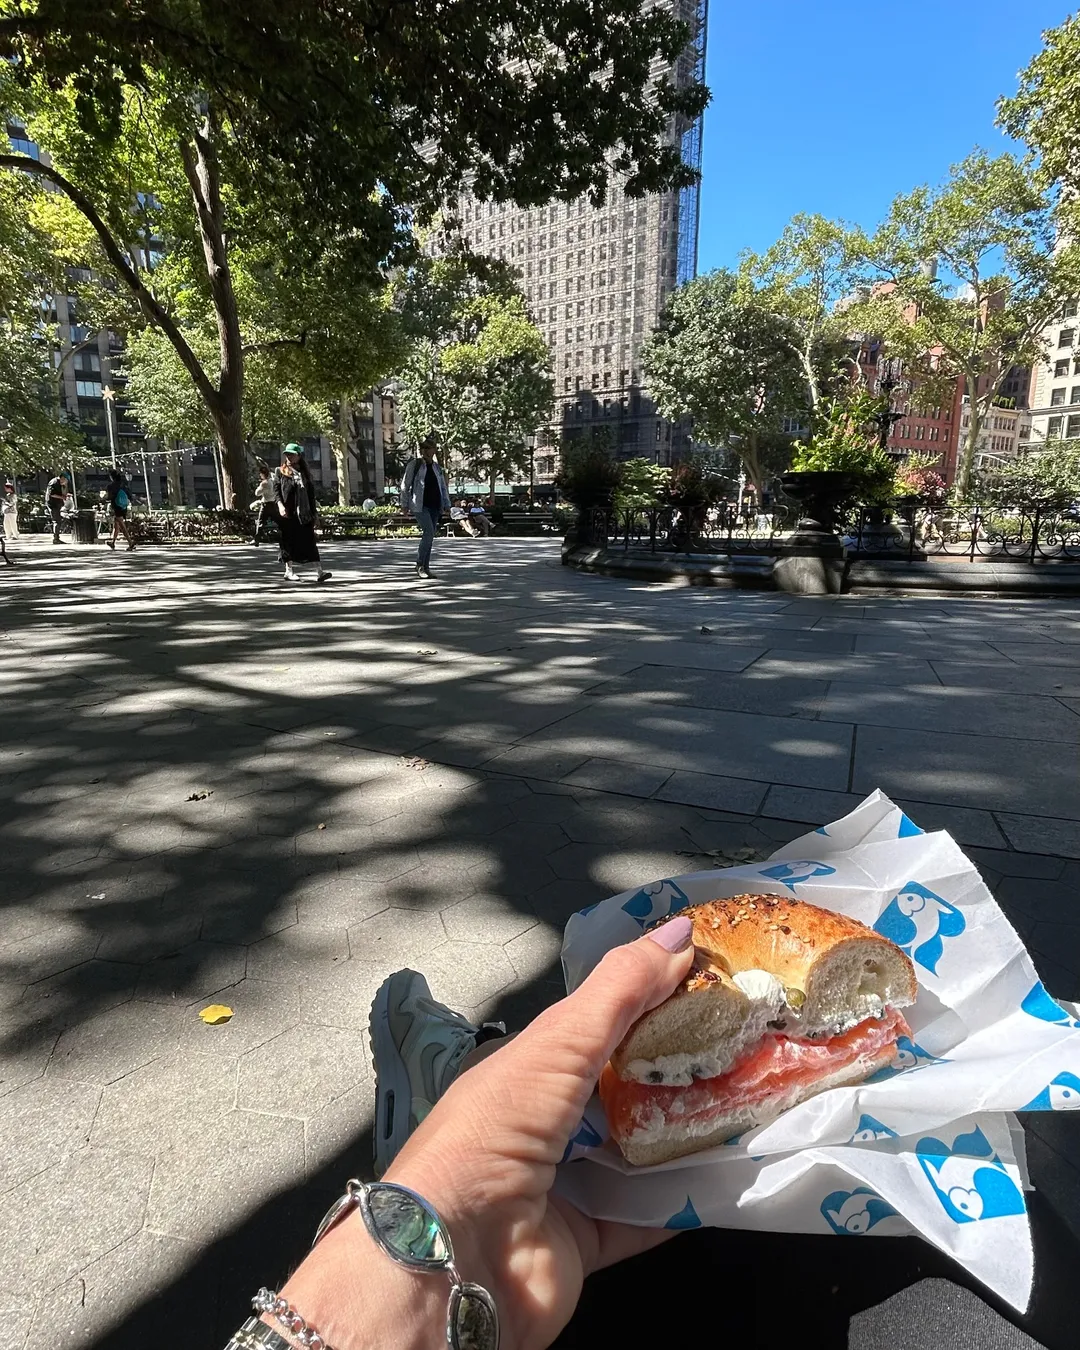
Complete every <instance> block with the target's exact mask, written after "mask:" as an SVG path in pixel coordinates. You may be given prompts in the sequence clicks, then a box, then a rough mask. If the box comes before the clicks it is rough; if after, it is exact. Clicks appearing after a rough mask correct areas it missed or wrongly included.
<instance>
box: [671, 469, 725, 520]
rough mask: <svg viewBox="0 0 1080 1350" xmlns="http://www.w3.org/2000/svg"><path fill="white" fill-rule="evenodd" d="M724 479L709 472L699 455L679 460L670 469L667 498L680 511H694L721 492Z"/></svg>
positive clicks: (708, 503)
mask: <svg viewBox="0 0 1080 1350" xmlns="http://www.w3.org/2000/svg"><path fill="white" fill-rule="evenodd" d="M723 488H724V480H723V479H722V478H720V477H718V476H717V475H716V474H714V473H711V472H710V469H709V464H708V461H707V460H706V459H705V458H704V457H703V456H701V455H692V456H691V457H690V458H689V459H684V460H680V461H679V463H678V464H676V465H675V466H674V468H673V469H672V470H671V477H670V479H669V480H668V485H667V494H666V495H667V500H668V501H669V502H670V503H671V505H672V506H674V507H677V508H678V509H679V510H680V511H682V512H684V513H686V512H695V511H700V510H701V509H702V508H703V507H707V506H711V505H712V504H713V502H715V501H717V500H718V499H719V498H720V496H722V494H723Z"/></svg>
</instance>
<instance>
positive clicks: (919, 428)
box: [915, 422, 926, 441]
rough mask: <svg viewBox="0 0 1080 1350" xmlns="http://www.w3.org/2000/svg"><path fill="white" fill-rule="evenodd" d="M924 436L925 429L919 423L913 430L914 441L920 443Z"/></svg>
mask: <svg viewBox="0 0 1080 1350" xmlns="http://www.w3.org/2000/svg"><path fill="white" fill-rule="evenodd" d="M925 435H926V428H925V427H924V426H923V424H922V423H921V422H920V423H919V425H918V426H917V427H916V428H915V439H916V440H917V441H921V440H923V438H924V437H925Z"/></svg>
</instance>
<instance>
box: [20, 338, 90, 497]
mask: <svg viewBox="0 0 1080 1350" xmlns="http://www.w3.org/2000/svg"><path fill="white" fill-rule="evenodd" d="M56 399H57V395H56V387H55V384H54V382H53V372H52V365H51V362H50V350H49V347H48V346H47V345H46V344H44V343H42V342H41V341H40V340H39V339H37V338H35V337H33V336H31V335H29V334H27V333H20V332H15V331H12V330H11V329H10V328H4V327H0V473H4V474H28V473H32V472H34V471H35V470H36V469H66V468H69V467H70V466H71V465H72V464H79V463H82V462H83V461H84V460H87V459H90V458H91V455H90V452H89V451H88V450H87V448H86V446H85V445H84V443H83V440H82V437H81V436H80V435H79V433H78V431H77V429H76V428H75V427H72V426H70V425H68V423H67V421H66V420H61V419H60V418H59V417H58V414H57V402H56Z"/></svg>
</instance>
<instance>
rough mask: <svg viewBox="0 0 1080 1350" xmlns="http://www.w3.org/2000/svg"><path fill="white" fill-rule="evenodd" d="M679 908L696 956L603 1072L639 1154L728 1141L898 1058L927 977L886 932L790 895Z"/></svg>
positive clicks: (667, 1154) (623, 1142)
mask: <svg viewBox="0 0 1080 1350" xmlns="http://www.w3.org/2000/svg"><path fill="white" fill-rule="evenodd" d="M681 913H682V915H683V916H685V917H686V918H689V919H690V920H691V922H692V924H693V938H692V940H693V944H694V948H695V957H694V966H693V969H692V970H691V972H690V974H689V976H688V977H687V978H686V980H685V981H684V982H683V983H682V984H681V985H680V987H679V988H678V989H676V991H675V992H674V993H673V994H672V995H671V997H670V998H668V999H666V1000H665V1001H664V1002H663V1003H661V1004H660V1005H659V1006H658V1007H656V1008H653V1009H652V1010H651V1011H650V1012H647V1013H646V1014H645V1015H644V1016H643V1017H641V1018H639V1020H638V1021H637V1022H636V1023H635V1024H634V1025H633V1027H631V1029H630V1031H629V1032H628V1033H627V1035H626V1036H625V1037H624V1039H623V1040H622V1042H621V1044H620V1045H619V1046H618V1048H617V1049H616V1051H615V1053H614V1054H613V1055H612V1057H611V1060H610V1062H609V1063H608V1065H607V1066H606V1067H605V1069H604V1071H603V1074H602V1075H601V1078H600V1084H599V1091H600V1099H601V1101H602V1103H603V1106H604V1111H605V1114H606V1116H607V1120H608V1126H609V1129H610V1132H611V1136H612V1138H613V1139H614V1140H615V1142H616V1143H617V1144H618V1146H619V1148H620V1150H621V1151H622V1153H623V1156H624V1157H625V1158H626V1160H627V1161H628V1162H630V1163H632V1164H634V1165H636V1166H642V1167H644V1166H653V1165H655V1164H657V1163H662V1162H668V1161H670V1160H671V1159H673V1158H679V1157H683V1156H684V1155H685V1154H688V1153H696V1152H698V1151H699V1150H700V1149H705V1148H711V1147H712V1146H713V1145H715V1144H722V1143H724V1142H726V1141H727V1140H728V1139H731V1138H733V1137H734V1136H735V1135H739V1134H742V1133H743V1132H744V1131H745V1130H748V1129H751V1128H752V1127H753V1126H755V1125H763V1124H767V1123H769V1122H770V1121H773V1120H775V1119H776V1118H777V1116H779V1115H781V1114H782V1113H783V1112H784V1111H787V1110H789V1109H790V1108H791V1107H793V1106H796V1105H798V1103H799V1102H802V1101H805V1100H806V1099H807V1098H808V1097H812V1096H814V1095H816V1094H817V1093H819V1092H824V1091H825V1090H826V1089H827V1088H831V1087H844V1086H847V1085H849V1084H852V1083H861V1082H863V1081H864V1080H865V1079H867V1078H869V1077H870V1075H871V1074H873V1073H875V1072H877V1070H879V1069H881V1068H884V1067H886V1066H888V1065H890V1064H892V1063H893V1062H894V1060H895V1058H896V1051H897V1039H898V1038H899V1037H901V1036H910V1034H911V1031H910V1028H909V1027H908V1025H907V1023H906V1022H905V1021H904V1018H903V1016H902V1014H901V1012H900V1009H902V1008H905V1007H907V1006H909V1005H910V1004H912V1003H914V1001H915V997H916V993H917V985H916V980H915V971H914V967H913V966H912V964H911V961H910V960H909V959H908V957H907V956H905V954H904V953H903V952H902V951H901V950H900V948H899V947H897V946H896V945H895V943H892V942H890V941H889V940H888V938H884V937H882V936H881V935H880V934H878V933H875V932H874V931H873V929H871V928H867V927H866V925H865V924H862V923H859V922H858V920H857V919H850V918H848V917H847V916H846V915H843V914H836V913H833V912H832V911H831V910H826V909H821V908H819V907H818V906H816V905H808V904H806V903H805V902H804V901H800V900H797V899H795V898H794V897H786V896H775V895H737V896H735V897H733V898H732V899H730V900H711V901H709V902H707V903H706V904H702V905H695V906H693V907H692V908H690V909H685V910H683V911H681ZM672 917H674V916H672Z"/></svg>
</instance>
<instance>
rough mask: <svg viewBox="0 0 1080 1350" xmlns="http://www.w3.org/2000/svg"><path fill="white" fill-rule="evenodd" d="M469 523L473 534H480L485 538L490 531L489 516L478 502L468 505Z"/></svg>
mask: <svg viewBox="0 0 1080 1350" xmlns="http://www.w3.org/2000/svg"><path fill="white" fill-rule="evenodd" d="M469 523H470V525H471V526H472V527H473V534H482V535H484V537H485V538H486V537H487V536H488V535H489V534H490V533H491V518H490V517H489V516H488V513H487V512H486V511H485V510H484V508H483V506H482V505H481V503H480V502H473V503H472V504H471V505H470V506H469Z"/></svg>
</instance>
